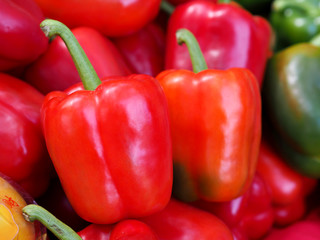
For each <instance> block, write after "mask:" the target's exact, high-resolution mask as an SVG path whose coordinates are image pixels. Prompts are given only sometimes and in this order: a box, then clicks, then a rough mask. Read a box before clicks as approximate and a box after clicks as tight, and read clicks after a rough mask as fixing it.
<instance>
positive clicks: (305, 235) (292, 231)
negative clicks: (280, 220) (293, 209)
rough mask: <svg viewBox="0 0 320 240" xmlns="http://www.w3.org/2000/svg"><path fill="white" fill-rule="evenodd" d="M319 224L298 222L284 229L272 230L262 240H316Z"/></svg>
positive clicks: (318, 235) (319, 229)
mask: <svg viewBox="0 0 320 240" xmlns="http://www.w3.org/2000/svg"><path fill="white" fill-rule="evenodd" d="M319 238H320V222H315V221H308V220H305V221H299V222H296V223H294V224H291V225H289V226H288V227H286V228H281V229H274V230H272V231H271V232H270V234H269V235H268V236H267V237H266V238H264V240H318V239H319Z"/></svg>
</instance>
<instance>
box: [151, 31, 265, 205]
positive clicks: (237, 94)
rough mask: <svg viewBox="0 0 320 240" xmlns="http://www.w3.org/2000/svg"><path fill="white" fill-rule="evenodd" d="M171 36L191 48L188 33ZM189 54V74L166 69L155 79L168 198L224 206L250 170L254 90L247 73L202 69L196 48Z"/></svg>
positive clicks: (254, 148)
mask: <svg viewBox="0 0 320 240" xmlns="http://www.w3.org/2000/svg"><path fill="white" fill-rule="evenodd" d="M185 33H186V34H187V33H189V34H190V35H191V36H189V34H187V35H186V36H184V34H185ZM177 34H179V37H178V41H182V42H183V41H185V42H186V44H187V45H188V47H189V48H196V46H197V42H196V39H192V34H191V33H190V32H189V31H187V30H185V29H182V30H180V31H179V32H178V33H177ZM179 38H181V39H179ZM192 40H194V41H192ZM189 41H190V42H189ZM196 54H197V56H196ZM190 55H191V58H192V59H193V61H194V72H191V71H189V70H167V71H164V72H162V73H160V74H159V75H158V76H157V77H156V78H157V79H158V80H159V82H160V84H161V86H162V87H163V89H164V92H165V94H166V97H167V101H168V104H169V116H170V123H171V136H172V145H173V165H174V182H173V193H174V196H176V197H177V198H179V199H181V200H183V201H194V200H196V199H199V198H200V199H205V200H208V201H229V200H231V199H234V198H236V197H238V196H240V195H242V194H243V192H244V191H245V190H246V189H247V187H248V186H249V185H250V183H251V181H252V178H253V176H254V173H255V170H256V162H257V157H258V151H259V145H260V136H261V98H260V90H259V86H258V83H257V80H256V78H255V77H254V75H253V74H252V73H251V72H250V71H249V70H247V69H241V68H233V69H229V70H213V69H207V70H203V69H206V63H205V61H204V60H203V58H202V55H201V51H200V49H198V48H197V49H195V51H193V50H192V49H190ZM198 60H200V61H198Z"/></svg>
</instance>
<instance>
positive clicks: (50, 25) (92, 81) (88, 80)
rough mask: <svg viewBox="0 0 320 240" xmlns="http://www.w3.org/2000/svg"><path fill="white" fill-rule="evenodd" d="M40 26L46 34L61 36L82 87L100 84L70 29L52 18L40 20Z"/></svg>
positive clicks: (87, 87)
mask: <svg viewBox="0 0 320 240" xmlns="http://www.w3.org/2000/svg"><path fill="white" fill-rule="evenodd" d="M40 27H41V29H42V31H43V32H44V33H45V35H46V36H48V37H52V36H55V35H58V36H60V37H61V38H62V40H63V41H64V42H65V44H66V46H67V48H68V50H69V52H70V54H71V56H72V59H73V62H74V64H75V65H76V68H77V70H78V73H79V75H80V78H81V81H82V83H83V86H84V88H85V89H86V90H94V89H96V88H97V86H98V85H100V84H101V81H100V79H99V77H98V75H97V73H96V72H95V70H94V69H93V66H92V64H91V63H90V61H89V59H88V57H87V56H86V54H85V53H84V51H83V49H82V47H81V46H80V44H79V43H78V41H77V39H76V38H75V37H74V35H73V33H72V32H71V31H70V29H69V28H68V27H67V26H66V25H64V24H63V23H61V22H59V21H56V20H52V19H46V20H44V21H42V22H41V24H40Z"/></svg>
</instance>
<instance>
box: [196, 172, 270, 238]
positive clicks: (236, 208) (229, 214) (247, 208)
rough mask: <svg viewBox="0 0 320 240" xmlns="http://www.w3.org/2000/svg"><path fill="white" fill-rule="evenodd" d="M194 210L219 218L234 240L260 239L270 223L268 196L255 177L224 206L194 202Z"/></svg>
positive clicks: (221, 204)
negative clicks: (199, 209)
mask: <svg viewBox="0 0 320 240" xmlns="http://www.w3.org/2000/svg"><path fill="white" fill-rule="evenodd" d="M193 205H194V206H196V207H198V208H201V209H203V210H205V211H208V212H210V213H212V214H214V215H216V216H217V217H219V218H220V219H221V220H222V221H223V222H224V223H225V224H226V225H227V226H228V227H229V228H230V229H231V230H232V232H233V235H234V238H235V239H237V240H240V239H261V238H262V237H263V236H264V235H266V234H267V232H268V231H269V230H270V229H271V227H272V225H273V222H274V213H273V206H272V198H271V193H270V191H269V188H268V186H267V185H266V183H265V182H264V181H263V179H262V178H261V176H259V174H256V175H255V177H254V179H253V182H252V184H251V186H250V188H249V189H248V190H247V191H246V192H245V193H244V194H243V195H241V196H239V197H237V198H235V199H233V200H231V201H228V202H219V203H218V202H207V201H203V200H200V201H196V202H194V203H193Z"/></svg>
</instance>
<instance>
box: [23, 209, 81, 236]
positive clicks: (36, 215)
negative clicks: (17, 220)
mask: <svg viewBox="0 0 320 240" xmlns="http://www.w3.org/2000/svg"><path fill="white" fill-rule="evenodd" d="M22 213H23V216H24V218H25V219H26V221H28V222H34V221H36V220H37V221H39V222H41V223H42V224H43V225H44V226H45V227H46V228H47V229H48V230H50V231H51V232H52V233H53V234H54V235H55V236H56V237H57V238H58V239H60V240H82V238H81V237H80V236H79V235H78V234H77V233H76V232H75V231H73V230H72V228H70V227H69V226H67V225H66V224H64V223H63V222H61V221H60V220H58V219H57V218H56V217H55V216H53V215H52V214H51V213H50V212H48V211H47V210H46V209H44V208H43V207H40V206H38V205H36V204H29V205H27V206H25V207H24V208H23V209H22Z"/></svg>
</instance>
